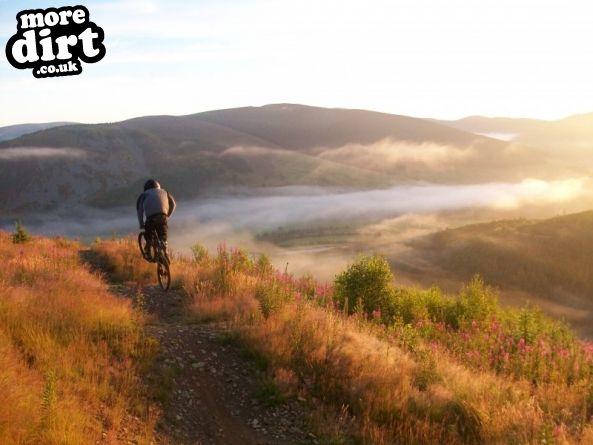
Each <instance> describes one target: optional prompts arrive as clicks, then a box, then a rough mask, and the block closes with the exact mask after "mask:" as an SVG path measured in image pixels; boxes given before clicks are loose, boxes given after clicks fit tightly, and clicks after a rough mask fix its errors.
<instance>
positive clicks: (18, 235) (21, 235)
mask: <svg viewBox="0 0 593 445" xmlns="http://www.w3.org/2000/svg"><path fill="white" fill-rule="evenodd" d="M30 240H31V235H29V232H27V229H25V226H23V225H22V224H21V222H20V221H17V222H16V224H15V230H14V233H13V234H12V242H13V243H14V244H23V243H26V242H27V241H30Z"/></svg>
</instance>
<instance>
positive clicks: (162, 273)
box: [156, 258, 171, 290]
mask: <svg viewBox="0 0 593 445" xmlns="http://www.w3.org/2000/svg"><path fill="white" fill-rule="evenodd" d="M156 275H157V278H158V280H159V286H161V289H162V290H168V289H169V286H170V285H171V271H170V270H169V264H168V262H167V261H166V260H164V261H163V260H162V259H161V258H159V261H158V263H157V265H156Z"/></svg>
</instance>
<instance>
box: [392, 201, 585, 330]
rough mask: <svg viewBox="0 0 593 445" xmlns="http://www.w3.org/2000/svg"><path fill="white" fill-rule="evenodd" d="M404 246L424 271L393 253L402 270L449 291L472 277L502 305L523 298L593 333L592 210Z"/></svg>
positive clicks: (466, 229) (460, 231) (450, 233)
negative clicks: (494, 291)
mask: <svg viewBox="0 0 593 445" xmlns="http://www.w3.org/2000/svg"><path fill="white" fill-rule="evenodd" d="M409 245H410V247H411V248H412V253H411V256H409V258H412V257H414V258H415V259H414V262H415V263H416V264H419V262H422V263H423V268H422V271H420V270H416V271H414V270H413V269H410V268H407V267H406V266H405V260H404V259H403V257H400V258H395V257H394V258H392V262H393V264H394V265H395V267H396V268H398V269H399V270H400V271H401V272H402V274H404V275H410V276H415V278H416V279H417V280H418V281H421V282H423V283H424V284H432V283H436V284H439V285H445V287H449V288H455V287H456V286H458V285H459V284H460V283H462V282H464V281H467V280H469V279H471V278H472V277H473V276H474V275H475V274H479V275H481V276H482V277H483V278H484V280H485V281H486V282H487V283H490V284H492V285H495V286H497V287H499V288H500V289H502V290H503V299H504V300H505V302H506V303H511V304H515V305H521V304H524V302H525V301H527V300H529V301H531V302H534V303H537V304H538V305H540V306H542V307H543V308H545V309H546V310H547V311H548V312H550V313H551V314H553V315H555V316H557V317H564V318H566V319H567V321H570V322H571V323H572V324H573V325H574V326H575V327H576V328H578V329H579V330H580V331H581V332H582V333H584V334H586V335H588V336H591V335H593V329H592V328H591V321H592V320H593V256H592V255H591V252H593V211H587V212H582V213H577V214H570V215H565V216H558V217H555V218H550V219H543V220H526V219H516V220H502V221H494V222H490V223H485V224H475V225H469V226H463V227H459V228H455V229H449V230H444V231H440V232H437V233H435V234H432V235H428V236H425V237H421V238H417V239H415V240H413V241H411V242H410V243H409ZM409 255H410V254H409Z"/></svg>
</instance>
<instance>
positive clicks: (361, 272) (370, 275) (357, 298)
mask: <svg viewBox="0 0 593 445" xmlns="http://www.w3.org/2000/svg"><path fill="white" fill-rule="evenodd" d="M334 296H335V299H336V301H337V303H338V304H339V305H340V307H342V308H343V309H345V310H346V311H348V313H349V314H352V313H353V312H354V311H355V310H356V307H357V305H358V306H360V305H362V309H363V310H364V311H365V312H366V313H367V314H371V313H373V312H375V311H377V310H378V311H380V312H381V318H382V319H383V320H384V321H387V320H390V319H391V318H392V316H393V314H394V310H395V300H394V287H393V274H392V273H391V269H390V268H389V264H388V263H387V260H386V259H385V258H383V257H381V256H378V255H374V256H362V257H360V258H359V259H358V261H356V262H355V263H354V264H351V265H350V266H349V267H348V268H347V269H346V270H345V271H344V272H342V273H341V274H339V275H338V276H337V277H336V279H335V281H334Z"/></svg>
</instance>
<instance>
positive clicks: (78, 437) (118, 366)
mask: <svg viewBox="0 0 593 445" xmlns="http://www.w3.org/2000/svg"><path fill="white" fill-rule="evenodd" d="M80 249H81V246H80V245H79V244H78V243H76V242H72V241H66V240H63V239H42V238H36V237H35V238H33V239H31V240H29V241H26V242H23V243H20V244H15V243H13V242H12V239H11V236H10V235H9V234H7V233H0V258H2V267H0V289H1V297H0V397H1V398H2V403H1V404H0V443H6V444H84V443H95V440H97V439H100V438H101V437H102V434H103V433H106V438H105V439H106V441H107V443H115V442H116V441H117V432H118V430H119V428H120V423H121V421H122V419H123V417H124V414H125V413H126V412H128V411H129V410H130V409H131V408H133V407H136V408H137V407H138V406H140V405H142V403H143V401H142V390H141V386H140V382H139V373H140V368H141V367H142V366H144V365H145V364H146V363H148V361H149V360H150V356H151V354H152V349H153V348H152V347H151V345H150V343H148V342H146V341H145V340H144V339H143V338H142V335H141V320H140V319H139V318H138V315H137V314H136V313H135V312H134V311H133V310H132V308H131V307H130V304H129V303H128V302H127V301H124V300H123V299H121V298H118V297H116V296H114V295H113V294H111V293H110V292H109V291H108V289H107V288H106V285H105V283H104V282H103V281H102V280H101V278H100V277H99V276H98V275H96V274H94V273H92V272H91V271H90V270H89V269H88V267H86V266H85V265H83V264H82V262H81V260H80V258H79V251H80ZM142 439H147V438H146V437H144V438H143V437H138V440H142Z"/></svg>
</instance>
